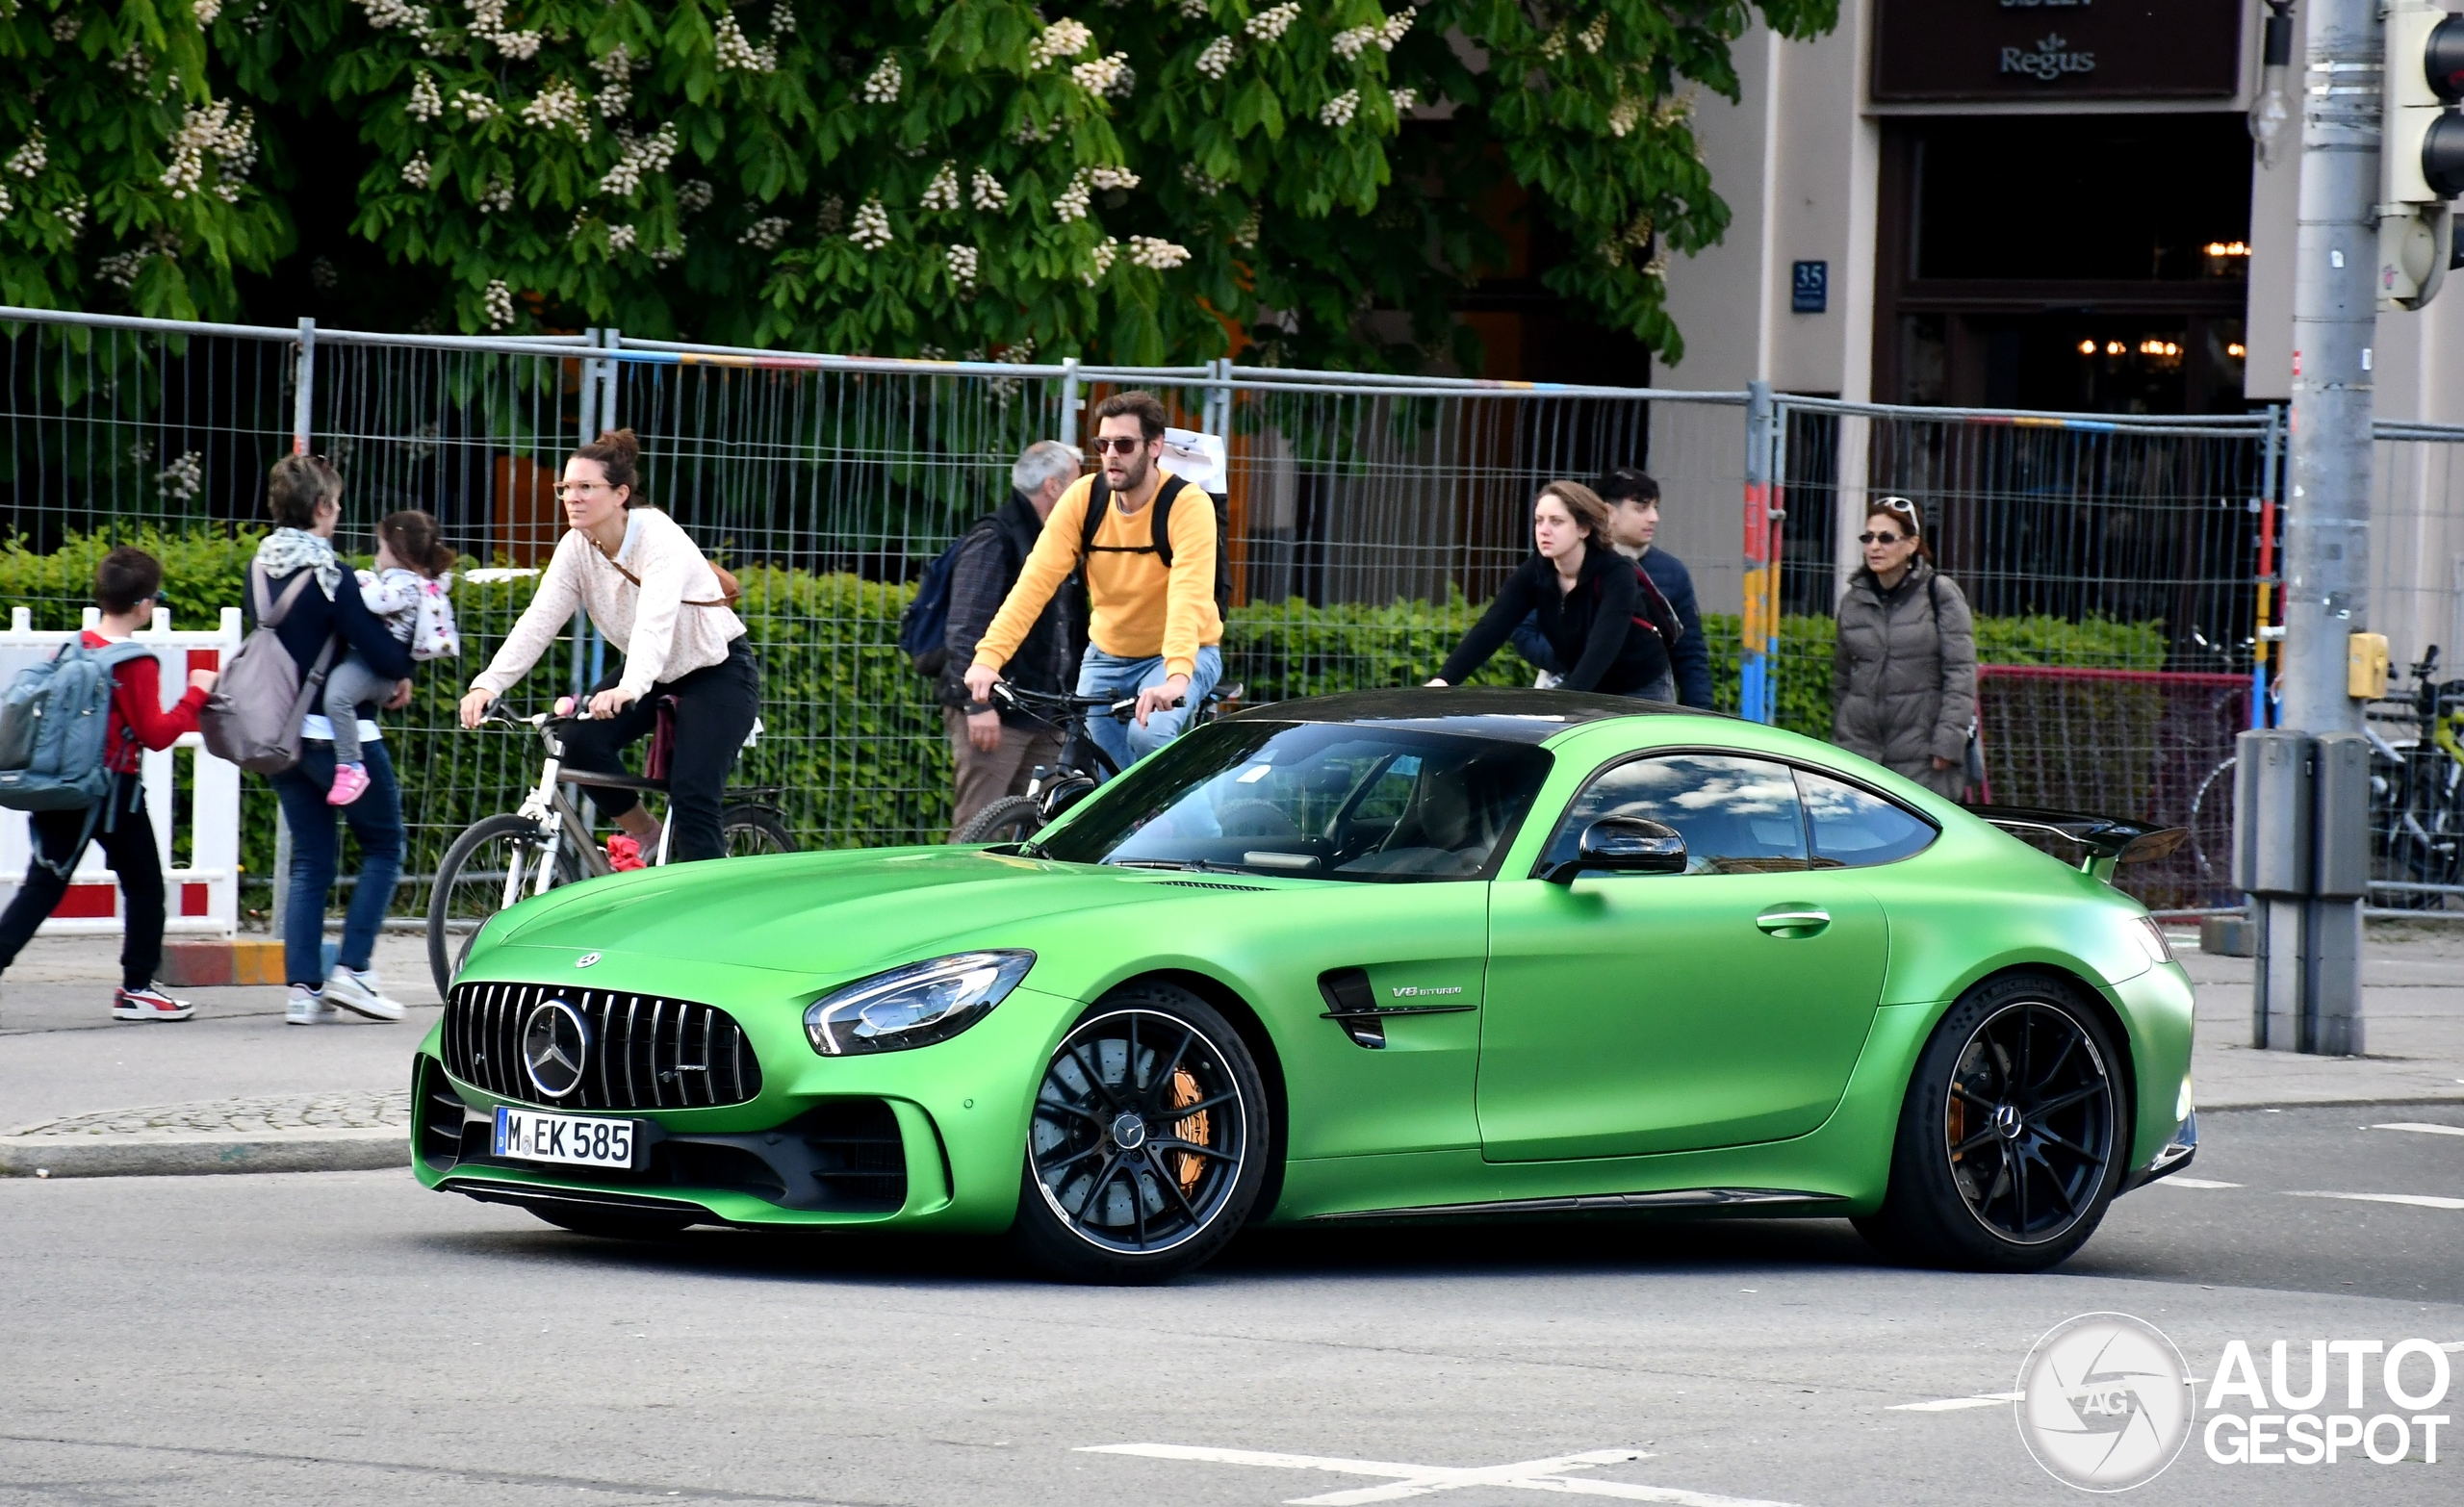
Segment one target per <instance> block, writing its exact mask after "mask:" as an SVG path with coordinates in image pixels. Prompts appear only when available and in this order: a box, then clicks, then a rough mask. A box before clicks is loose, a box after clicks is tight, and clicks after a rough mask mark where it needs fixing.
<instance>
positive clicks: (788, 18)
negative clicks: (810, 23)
mask: <svg viewBox="0 0 2464 1507" xmlns="http://www.w3.org/2000/svg"><path fill="white" fill-rule="evenodd" d="M770 35H771V36H773V37H793V36H794V35H796V12H795V8H794V7H793V6H790V5H789V4H788V3H787V0H779V3H778V4H776V5H774V6H772V7H771V8H770Z"/></svg>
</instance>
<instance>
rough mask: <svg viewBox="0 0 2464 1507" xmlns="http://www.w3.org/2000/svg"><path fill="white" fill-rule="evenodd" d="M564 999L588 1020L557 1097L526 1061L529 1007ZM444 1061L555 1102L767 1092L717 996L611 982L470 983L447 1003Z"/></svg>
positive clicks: (515, 1093) (600, 1103)
mask: <svg viewBox="0 0 2464 1507" xmlns="http://www.w3.org/2000/svg"><path fill="white" fill-rule="evenodd" d="M551 1000H562V1001H564V1002H565V1004H567V1005H568V1006H571V1007H572V1008H573V1009H574V1010H575V1012H576V1013H578V1014H579V1015H580V1016H581V1017H582V1019H583V1020H585V1021H586V1022H588V1023H589V1027H590V1039H589V1042H588V1044H587V1050H586V1053H585V1058H584V1060H583V1062H582V1074H581V1082H580V1083H579V1084H578V1085H577V1086H575V1088H574V1090H573V1091H572V1092H571V1093H568V1094H566V1095H565V1096H564V1097H563V1098H561V1099H556V1098H550V1097H548V1096H547V1095H546V1094H543V1093H541V1092H540V1090H539V1087H538V1086H537V1085H536V1084H534V1083H532V1082H531V1081H530V1075H529V1073H528V1071H527V1070H526V1068H525V1067H524V1065H523V1060H522V1034H523V1028H524V1027H525V1026H526V1025H527V1024H528V1022H529V1019H530V1015H531V1012H532V1011H533V1010H535V1009H538V1008H539V1007H540V1006H541V1005H544V1004H546V1003H547V1002H549V1001H551ZM445 1066H446V1070H447V1071H448V1072H449V1073H451V1074H452V1075H453V1076H454V1077H456V1078H458V1079H460V1080H462V1082H464V1083H466V1084H471V1085H473V1086H476V1087H479V1088H482V1089H485V1090H486V1091H487V1092H489V1093H492V1094H495V1095H496V1096H498V1097H499V1098H501V1099H512V1100H517V1101H519V1102H521V1103H524V1104H536V1105H540V1106H543V1107H545V1108H549V1109H557V1110H698V1109H705V1108H708V1107H711V1106H715V1105H726V1104H743V1103H746V1102H747V1101H749V1100H751V1099H753V1098H755V1097H757V1095H759V1093H760V1092H761V1062H760V1060H759V1059H757V1057H755V1055H754V1051H753V1044H752V1043H751V1042H749V1041H747V1040H745V1038H744V1030H743V1028H742V1027H740V1026H738V1025H737V1024H736V1023H735V1018H734V1017H733V1016H732V1015H730V1014H729V1013H728V1012H727V1011H726V1010H723V1009H718V1008H717V1007H715V1006H710V1005H697V1004H695V1003H693V1002H692V1001H690V1000H672V999H666V998H663V997H661V996H659V995H655V994H632V993H628V992H625V991H622V990H615V989H576V988H567V987H563V986H561V985H556V984H545V983H464V984H460V985H457V986H456V987H455V988H454V990H453V998H452V1000H451V1001H450V1002H449V1004H448V1005H447V1006H446V1008H445Z"/></svg>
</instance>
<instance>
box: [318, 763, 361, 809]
mask: <svg viewBox="0 0 2464 1507" xmlns="http://www.w3.org/2000/svg"><path fill="white" fill-rule="evenodd" d="M366 794H368V766H367V765H365V764H336V765H335V766H334V788H332V789H331V790H328V791H326V792H325V804H326V805H350V804H351V803H352V802H353V801H356V800H358V799H359V798H360V797H361V796H364V795H366Z"/></svg>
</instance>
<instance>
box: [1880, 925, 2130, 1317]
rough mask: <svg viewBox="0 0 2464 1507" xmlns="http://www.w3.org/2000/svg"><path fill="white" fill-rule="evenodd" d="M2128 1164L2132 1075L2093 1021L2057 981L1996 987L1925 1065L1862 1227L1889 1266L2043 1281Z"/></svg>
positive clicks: (1972, 1005)
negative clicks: (1884, 1183)
mask: <svg viewBox="0 0 2464 1507" xmlns="http://www.w3.org/2000/svg"><path fill="white" fill-rule="evenodd" d="M2048 1061H2049V1062H2050V1065H2047V1063H2048ZM2129 1153H2130V1113H2129V1095H2128V1092H2127V1086H2126V1084H2125V1082H2124V1070H2123V1066H2122V1062H2121V1060H2120V1058H2119V1057H2117V1054H2116V1051H2115V1048H2114V1044H2113V1040H2112V1035H2111V1033H2110V1032H2109V1030H2108V1029H2107V1027H2106V1026H2105V1023H2104V1021H2103V1019H2102V1017H2101V1016H2100V1015H2099V1013H2098V1012H2097V1011H2095V1010H2094V1009H2091V1008H2090V1007H2089V1005H2088V1004H2087V1002H2086V1001H2085V1000H2084V999H2083V998H2082V997H2081V995H2080V991H2079V989H2078V987H2077V986H2076V985H2074V984H2071V983H2067V982H2066V981H2064V980H2060V979H2057V978H2054V977H2052V976H2050V975H2045V974H2033V973H2023V974H2010V975H2006V976H2004V977H2002V978H1998V979H1992V980H1989V981H1987V982H1986V983H1981V984H1979V985H1977V986H1976V987H1975V988H1973V989H1970V990H1969V991H1968V992H1967V993H1966V994H1964V995H1962V996H1961V997H1960V999H1959V1001H1958V1003H1956V1004H1954V1005H1953V1006H1952V1007H1951V1009H1950V1010H1949V1012H1948V1013H1947V1014H1945V1015H1944V1016H1943V1017H1942V1019H1941V1022H1940V1024H1938V1026H1936V1027H1935V1028H1934V1034H1933V1036H1932V1038H1931V1039H1929V1040H1928V1041H1927V1042H1926V1044H1925V1050H1924V1052H1923V1053H1922V1054H1921V1055H1920V1056H1919V1057H1918V1059H1917V1062H1916V1071H1915V1074H1914V1076H1913V1077H1912V1079H1911V1080H1910V1082H1909V1086H1908V1095H1907V1098H1906V1099H1905V1100H1904V1101H1903V1103H1902V1105H1901V1109H1900V1115H1899V1131H1898V1137H1897V1140H1896V1142H1895V1143H1894V1145H1893V1147H1892V1152H1891V1167H1890V1189H1889V1191H1888V1192H1887V1193H1886V1195H1885V1197H1884V1201H1883V1207H1882V1209H1881V1210H1880V1211H1879V1212H1877V1213H1873V1214H1871V1215H1868V1216H1866V1217H1864V1218H1861V1219H1859V1220H1857V1221H1856V1225H1857V1229H1858V1231H1859V1233H1861V1234H1862V1235H1863V1236H1864V1237H1865V1239H1867V1240H1868V1241H1870V1242H1871V1243H1872V1244H1873V1245H1874V1246H1875V1247H1876V1248H1877V1249H1879V1250H1881V1251H1882V1252H1883V1253H1884V1254H1885V1255H1886V1256H1889V1257H1891V1258H1893V1259H1895V1260H1900V1261H1906V1262H1911V1263H1914V1264H1924V1265H1933V1266H1948V1267H1954V1268H1959V1269H1964V1270H1969V1271H1997V1272H2020V1271H2041V1270H2043V1269H2045V1268H2046V1267H2048V1266H2053V1265H2058V1264H2061V1263H2062V1262H2064V1261H2066V1260H2068V1259H2069V1257H2070V1256H2071V1255H2072V1253H2074V1252H2076V1251H2077V1250H2078V1249H2079V1247H2080V1246H2082V1245H2084V1244H2086V1243H2087V1241H2088V1238H2089V1237H2090V1236H2092V1235H2093V1234H2094V1233H2095V1231H2096V1226H2097V1224H2098V1222H2099V1221H2101V1220H2102V1219H2103V1218H2104V1215H2105V1209H2106V1207H2107V1206H2108V1205H2109V1204H2111V1203H2112V1201H2113V1198H2114V1195H2115V1194H2116V1193H2117V1191H2119V1190H2120V1187H2121V1181H2122V1176H2123V1173H2124V1172H2125V1171H2126V1170H2127V1168H2128V1164H2129V1160H2130V1157H2129Z"/></svg>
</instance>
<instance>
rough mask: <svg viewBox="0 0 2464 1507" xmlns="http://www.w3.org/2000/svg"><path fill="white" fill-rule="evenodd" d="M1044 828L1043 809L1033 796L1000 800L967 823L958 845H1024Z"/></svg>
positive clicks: (959, 835)
mask: <svg viewBox="0 0 2464 1507" xmlns="http://www.w3.org/2000/svg"><path fill="white" fill-rule="evenodd" d="M1042 826H1043V809H1042V807H1041V806H1040V805H1037V803H1036V800H1035V798H1034V797H1032V796H1003V797H1002V798H1001V799H1000V800H998V801H995V802H993V803H992V804H991V805H988V806H986V807H985V808H984V809H983V810H981V811H978V812H976V813H975V814H974V815H973V816H970V817H968V818H967V819H966V825H965V826H964V827H962V828H960V829H959V834H958V836H957V837H956V838H955V839H954V840H955V841H958V842H1023V841H1025V840H1026V839H1027V838H1029V837H1032V836H1034V835H1035V834H1036V832H1037V830H1039V829H1040V828H1041V827H1042Z"/></svg>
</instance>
